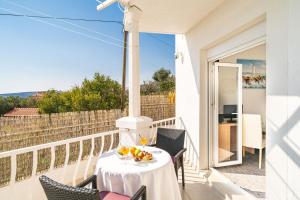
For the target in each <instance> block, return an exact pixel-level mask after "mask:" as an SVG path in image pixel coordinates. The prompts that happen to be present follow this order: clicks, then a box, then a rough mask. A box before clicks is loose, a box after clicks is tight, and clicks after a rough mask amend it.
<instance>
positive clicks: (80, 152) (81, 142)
mask: <svg viewBox="0 0 300 200" xmlns="http://www.w3.org/2000/svg"><path fill="white" fill-rule="evenodd" d="M82 152H83V140H80V142H79V154H78V158H77V161H76V167H75V171H74V175H73V182H72V183H73V186H75V185H76V180H77V174H78V168H79V165H80V160H81V157H82Z"/></svg>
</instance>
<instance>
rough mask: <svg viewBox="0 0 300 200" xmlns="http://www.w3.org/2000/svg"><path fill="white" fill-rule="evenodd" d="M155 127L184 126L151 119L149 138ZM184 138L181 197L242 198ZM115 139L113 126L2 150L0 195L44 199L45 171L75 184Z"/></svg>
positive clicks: (12, 198)
mask: <svg viewBox="0 0 300 200" xmlns="http://www.w3.org/2000/svg"><path fill="white" fill-rule="evenodd" d="M158 127H168V128H174V127H177V128H185V127H184V124H183V123H182V121H181V120H180V118H169V119H164V120H160V121H155V122H153V124H152V125H151V127H150V128H151V134H152V135H153V139H155V133H156V130H157V128H158ZM185 141H186V142H185V146H186V148H187V152H186V154H185V169H186V170H185V176H186V188H185V190H182V189H181V193H182V197H183V199H184V200H193V199H199V197H203V199H206V200H209V199H214V200H218V199H220V200H222V199H246V197H245V194H243V193H241V192H240V190H236V189H234V187H232V186H231V185H230V184H229V183H228V182H226V180H225V179H224V180H222V179H221V178H220V176H219V175H218V174H217V173H216V172H211V171H201V170H199V166H197V164H196V163H197V160H198V159H199V156H198V155H197V153H196V151H194V148H193V145H192V142H191V141H190V138H189V135H188V133H187V137H186V140H185ZM118 143H119V131H118V130H113V131H108V132H102V133H97V134H93V135H87V136H82V137H77V138H72V139H67V140H63V141H58V142H52V143H47V144H42V145H36V146H31V147H26V148H22V149H16V150H12V151H7V152H2V153H0V161H1V168H2V169H3V170H1V177H4V179H2V180H1V188H0V196H1V197H2V198H3V199H7V200H15V199H23V200H34V199H41V200H43V199H46V197H45V194H44V191H43V190H42V187H41V185H40V183H39V181H38V177H39V176H41V175H42V174H45V175H47V176H50V177H52V178H54V179H56V180H58V181H60V182H62V183H65V184H69V185H75V184H76V183H78V182H80V181H82V180H83V179H85V178H87V177H88V176H90V175H91V174H93V173H94V168H95V164H96V161H97V158H98V156H99V155H101V154H102V153H104V152H106V151H109V150H111V149H113V148H115V147H117V146H118ZM74 147H75V148H74ZM74 149H75V150H74ZM179 177H181V176H180V174H179ZM180 182H181V179H180V178H179V183H180ZM180 185H181V184H180Z"/></svg>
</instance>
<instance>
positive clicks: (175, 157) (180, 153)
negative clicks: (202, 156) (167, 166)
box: [174, 148, 186, 160]
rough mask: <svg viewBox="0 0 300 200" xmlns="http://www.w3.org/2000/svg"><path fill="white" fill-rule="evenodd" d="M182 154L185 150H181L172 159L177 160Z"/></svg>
mask: <svg viewBox="0 0 300 200" xmlns="http://www.w3.org/2000/svg"><path fill="white" fill-rule="evenodd" d="M184 152H186V148H183V149H181V150H180V151H179V152H178V153H177V154H176V155H175V156H174V159H175V160H178V159H179V158H180V157H181V156H183V154H184Z"/></svg>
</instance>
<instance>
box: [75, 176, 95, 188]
mask: <svg viewBox="0 0 300 200" xmlns="http://www.w3.org/2000/svg"><path fill="white" fill-rule="evenodd" d="M90 183H92V188H93V189H97V176H96V175H93V176H90V177H89V178H87V179H86V180H84V181H82V182H81V183H79V184H78V185H76V187H85V186H87V185H88V184H90Z"/></svg>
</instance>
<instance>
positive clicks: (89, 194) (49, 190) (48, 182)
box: [40, 175, 146, 200]
mask: <svg viewBox="0 0 300 200" xmlns="http://www.w3.org/2000/svg"><path fill="white" fill-rule="evenodd" d="M96 178H97V177H96V176H95V175H94V176H91V177H90V178H88V179H87V180H84V181H83V182H81V183H80V184H78V185H77V186H76V187H72V186H68V185H63V184H61V183H58V182H56V181H54V180H52V179H50V178H48V177H47V176H44V175H43V176H41V177H40V182H41V184H42V187H43V189H44V191H45V193H46V196H47V198H48V200H146V186H142V187H141V188H140V189H139V190H138V191H137V192H136V193H135V195H134V196H133V197H128V196H124V195H120V194H117V193H113V192H108V191H102V192H99V191H98V190H97V183H96ZM88 184H92V188H91V189H89V188H85V186H87V185H88Z"/></svg>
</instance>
